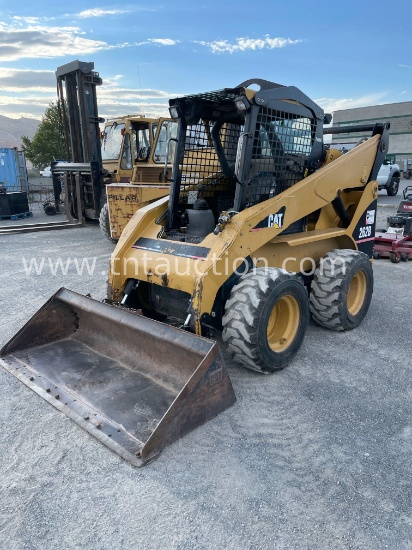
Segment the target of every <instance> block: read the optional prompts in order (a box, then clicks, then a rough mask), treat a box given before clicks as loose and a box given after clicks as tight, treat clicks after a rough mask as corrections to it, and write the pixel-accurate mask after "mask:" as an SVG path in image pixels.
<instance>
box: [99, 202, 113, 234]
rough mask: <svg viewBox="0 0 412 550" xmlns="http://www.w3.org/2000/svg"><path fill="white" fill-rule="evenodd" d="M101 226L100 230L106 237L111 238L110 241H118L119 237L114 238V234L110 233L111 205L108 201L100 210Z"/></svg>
mask: <svg viewBox="0 0 412 550" xmlns="http://www.w3.org/2000/svg"><path fill="white" fill-rule="evenodd" d="M99 226H100V231H101V232H102V233H103V235H104V236H105V237H106V239H109V241H111V242H112V243H117V239H112V236H111V233H110V218H109V207H108V204H107V202H105V203H104V205H103V206H102V208H101V210H100V216H99Z"/></svg>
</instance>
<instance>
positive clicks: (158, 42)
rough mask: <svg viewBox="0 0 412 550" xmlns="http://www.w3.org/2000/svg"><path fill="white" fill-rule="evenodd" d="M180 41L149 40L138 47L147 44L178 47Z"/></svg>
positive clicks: (140, 43)
mask: <svg viewBox="0 0 412 550" xmlns="http://www.w3.org/2000/svg"><path fill="white" fill-rule="evenodd" d="M179 42H180V40H173V38H148V39H147V40H145V41H144V42H138V43H137V44H136V46H144V45H145V44H156V45H157V46H176V44H179Z"/></svg>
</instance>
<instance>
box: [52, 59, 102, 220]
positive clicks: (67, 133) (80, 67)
mask: <svg viewBox="0 0 412 550" xmlns="http://www.w3.org/2000/svg"><path fill="white" fill-rule="evenodd" d="M93 69H94V63H92V62H89V63H86V62H84V61H78V60H76V61H72V62H71V63H67V64H66V65H62V66H61V67H58V68H57V70H56V78H57V95H58V99H59V106H60V109H61V111H60V112H61V121H62V125H63V133H64V139H65V143H66V155H67V159H68V161H69V162H68V163H64V162H59V161H57V162H53V163H52V176H53V186H55V183H56V185H57V186H58V185H59V180H61V179H62V180H63V181H64V182H65V186H66V199H67V200H68V202H69V207H68V215H69V218H70V219H71V217H73V218H76V219H78V220H81V218H82V217H85V218H88V219H99V215H100V210H101V207H102V205H103V204H104V202H105V201H106V199H105V189H104V182H103V164H102V153H101V146H100V127H99V123H101V122H104V119H103V118H99V116H98V111H97V97H96V86H100V85H101V84H102V79H101V78H100V76H99V73H97V72H95V71H94V70H93ZM63 83H64V85H63ZM55 197H56V193H55ZM56 204H57V202H56Z"/></svg>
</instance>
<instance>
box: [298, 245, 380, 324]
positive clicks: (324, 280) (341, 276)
mask: <svg viewBox="0 0 412 550" xmlns="http://www.w3.org/2000/svg"><path fill="white" fill-rule="evenodd" d="M372 292H373V271H372V266H371V263H370V261H369V258H368V256H367V255H366V254H364V253H363V252H358V251H356V250H332V251H331V252H329V253H328V254H326V256H325V257H324V258H323V261H322V262H321V265H320V266H319V267H318V268H317V269H316V271H315V273H314V276H313V281H312V286H311V291H310V298H309V307H310V312H311V314H312V318H313V319H314V321H316V323H317V324H318V325H321V326H323V327H326V328H329V329H332V330H351V329H353V328H356V327H357V326H359V325H360V323H361V322H362V321H363V319H364V317H365V315H366V313H367V312H368V309H369V306H370V303H371V299H372Z"/></svg>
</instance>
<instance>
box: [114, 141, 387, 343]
mask: <svg viewBox="0 0 412 550" xmlns="http://www.w3.org/2000/svg"><path fill="white" fill-rule="evenodd" d="M379 142H380V136H374V137H372V138H371V139H369V140H368V141H366V142H365V143H363V144H361V145H359V146H358V147H356V148H355V149H353V150H352V151H350V152H349V153H347V154H346V155H344V156H342V157H340V158H338V159H336V160H334V161H333V162H330V163H329V164H327V165H325V166H323V167H322V168H320V169H319V170H318V171H316V172H314V173H313V174H311V175H310V176H308V177H307V178H305V179H303V180H301V181H300V182H298V183H297V184H295V185H294V186H292V187H290V188H289V189H287V190H285V191H283V192H282V193H281V194H279V195H277V196H275V197H274V198H271V199H269V200H266V201H265V202H262V203H260V204H257V205H255V206H252V207H250V208H247V209H245V210H243V211H242V212H240V213H238V214H236V215H235V216H233V217H232V218H231V220H230V222H228V223H227V224H226V225H225V227H224V228H223V230H222V232H221V233H219V234H218V235H215V234H213V233H212V234H209V235H208V236H207V237H206V238H205V239H204V240H203V241H202V242H201V243H200V244H199V245H190V250H191V253H192V254H193V256H196V250H199V256H200V255H201V254H200V251H201V249H209V251H208V253H207V255H206V256H205V257H203V258H201V259H199V258H196V257H193V258H190V257H179V256H177V255H176V254H175V252H174V248H176V246H179V245H180V247H181V243H174V242H173V241H167V243H168V250H167V252H165V251H162V252H156V251H153V250H152V251H150V250H149V251H148V250H144V249H142V248H133V245H134V244H135V243H136V241H137V240H138V239H139V238H140V237H143V238H146V239H157V238H158V235H159V234H161V231H162V227H161V224H162V223H164V222H162V221H161V220H162V215H164V214H165V212H166V210H167V204H168V198H167V197H165V198H163V199H160V200H159V201H156V202H155V203H153V204H151V205H148V206H146V207H144V208H142V209H141V210H139V211H138V212H137V213H136V214H135V215H134V217H133V218H132V219H131V221H130V222H129V224H128V226H127V227H126V228H125V231H124V232H123V235H122V238H121V239H120V241H119V243H118V245H117V247H116V249H115V251H114V253H113V255H112V268H111V270H110V272H109V293H110V294H111V297H112V298H113V299H115V300H120V299H121V296H122V291H123V289H124V286H125V282H126V280H127V279H130V278H135V279H138V280H141V281H147V282H150V283H152V284H156V285H163V286H168V287H169V288H173V289H178V290H182V291H184V292H187V293H188V294H189V295H191V296H192V311H193V313H194V315H192V317H194V319H193V322H194V324H193V328H194V330H195V331H196V333H198V334H200V333H201V327H200V317H201V315H202V314H203V313H209V314H210V312H211V311H212V307H213V303H214V300H215V298H216V294H217V292H218V291H219V289H220V287H221V286H222V285H223V283H224V282H225V281H226V280H227V279H228V277H229V276H230V275H231V274H232V273H233V270H234V268H236V267H238V265H239V264H240V262H241V261H242V259H243V258H246V257H251V258H252V259H253V260H255V261H258V259H259V258H263V259H264V260H265V261H266V262H267V264H268V265H270V266H273V267H284V266H283V264H284V261H285V260H286V259H287V258H289V257H290V256H292V255H293V256H294V257H295V258H296V259H295V260H294V263H288V264H287V266H286V268H287V269H288V270H290V271H295V270H296V271H299V269H296V267H297V264H300V262H301V260H302V259H304V258H306V257H310V258H313V260H314V261H315V262H318V261H319V259H320V258H321V257H322V256H323V255H324V254H325V253H326V252H328V251H329V250H331V249H333V248H353V249H357V244H356V242H355V240H354V238H353V237H352V233H353V231H354V229H355V227H356V224H357V223H358V221H359V219H360V217H361V216H362V214H363V213H364V212H365V210H366V208H368V206H369V205H370V204H371V203H372V202H373V201H374V200H375V199H376V197H377V184H376V182H369V183H368V184H366V180H365V174H369V173H370V172H371V169H372V166H373V164H374V161H375V157H376V152H377V147H378V145H379ZM350 189H354V191H351V192H349V193H342V195H341V197H342V200H343V201H344V203H345V206H346V207H347V208H348V211H349V213H350V215H351V216H352V219H351V223H350V226H349V227H348V228H347V229H343V228H340V227H339V219H338V217H337V215H336V213H335V211H334V209H333V208H332V207H331V204H330V203H331V202H332V200H334V199H335V198H336V196H337V195H338V193H339V192H340V191H341V190H342V191H343V190H350ZM356 203H357V204H356ZM352 206H353V207H352ZM282 207H285V212H284V221H283V225H282V227H281V228H280V227H275V226H273V227H265V228H262V229H260V230H254V229H255V228H256V226H257V225H258V224H259V223H260V222H261V221H262V220H263V219H265V218H266V217H267V216H270V215H273V214H275V213H276V212H278V211H279V210H280V209H281V208H282ZM318 210H320V214H319V217H318V219H317V221H316V222H315V224H314V227H312V228H311V230H308V229H309V225H308V227H307V230H306V231H304V232H300V233H298V234H290V235H281V236H278V235H279V234H280V233H282V232H283V231H284V230H285V229H286V228H287V227H288V226H290V225H291V224H292V223H294V222H295V221H297V220H299V219H301V218H303V217H305V216H310V215H311V214H312V213H314V212H316V211H318ZM163 219H164V216H163ZM193 251H194V252H193ZM258 265H259V263H258ZM227 266H228V267H227ZM307 267H309V266H307ZM304 269H306V267H304Z"/></svg>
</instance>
